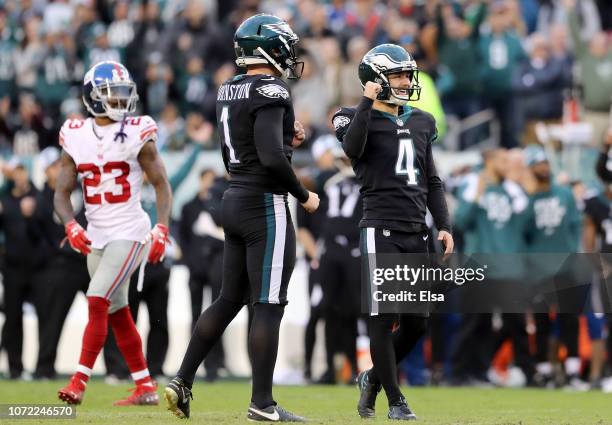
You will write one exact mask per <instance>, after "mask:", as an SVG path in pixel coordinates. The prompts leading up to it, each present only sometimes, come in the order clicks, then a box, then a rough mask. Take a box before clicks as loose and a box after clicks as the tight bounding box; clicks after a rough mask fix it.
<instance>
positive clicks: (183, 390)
mask: <svg viewBox="0 0 612 425" xmlns="http://www.w3.org/2000/svg"><path fill="white" fill-rule="evenodd" d="M164 398H165V399H166V402H167V406H168V410H170V411H171V412H172V413H174V414H175V415H176V416H178V417H179V418H181V419H186V418H188V417H189V399H190V398H191V399H192V400H193V395H192V394H191V389H189V387H187V385H185V382H184V381H183V380H182V379H181V378H179V377H176V378H174V379H173V380H172V381H170V382H168V385H166V388H165V390H164Z"/></svg>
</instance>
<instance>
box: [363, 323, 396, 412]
mask: <svg viewBox="0 0 612 425" xmlns="http://www.w3.org/2000/svg"><path fill="white" fill-rule="evenodd" d="M393 322H394V321H393V319H391V318H389V317H385V316H373V317H370V320H369V329H368V330H369V333H370V354H371V355H372V363H374V367H373V370H375V373H372V375H371V376H376V377H377V380H378V381H379V382H380V383H381V384H382V386H383V388H384V390H385V393H386V394H387V400H389V405H391V404H395V403H397V402H398V401H399V400H400V398H401V397H402V393H401V391H400V389H399V384H398V382H397V364H396V360H395V350H394V348H393V336H392V330H393ZM372 372H373V371H372Z"/></svg>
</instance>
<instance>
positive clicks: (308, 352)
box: [304, 267, 323, 379]
mask: <svg viewBox="0 0 612 425" xmlns="http://www.w3.org/2000/svg"><path fill="white" fill-rule="evenodd" d="M319 276H320V273H319V269H313V268H312V267H311V268H310V270H309V273H308V296H309V297H310V302H309V304H310V315H309V317H308V323H307V324H306V329H305V330H304V377H305V378H306V379H310V378H311V377H312V369H311V368H312V354H313V352H314V348H315V342H316V337H317V323H318V322H319V320H321V319H322V318H323V305H322V303H321V300H320V299H319V300H314V299H313V291H314V290H315V286H319V287H320V285H321V283H320V278H319Z"/></svg>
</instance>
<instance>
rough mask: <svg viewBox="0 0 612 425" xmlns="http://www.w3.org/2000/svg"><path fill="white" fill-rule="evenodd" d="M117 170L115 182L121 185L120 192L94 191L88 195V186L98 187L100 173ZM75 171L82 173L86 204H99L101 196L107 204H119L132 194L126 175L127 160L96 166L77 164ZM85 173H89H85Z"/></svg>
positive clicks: (110, 172) (127, 168) (100, 177)
mask: <svg viewBox="0 0 612 425" xmlns="http://www.w3.org/2000/svg"><path fill="white" fill-rule="evenodd" d="M115 170H119V171H120V172H121V174H119V175H118V176H116V177H115V183H116V184H117V185H118V186H120V187H121V193H119V194H115V193H113V192H104V193H103V194H100V193H96V194H95V195H90V194H89V193H88V192H87V188H88V187H91V188H93V187H98V185H99V184H100V181H101V180H102V173H104V174H113V171H115ZM77 171H78V172H79V173H82V174H83V175H84V176H83V195H84V198H85V202H87V203H88V204H97V205H99V204H101V203H102V196H103V195H104V200H105V201H106V202H108V203H109V204H119V203H121V202H126V201H127V200H128V199H130V196H131V195H132V190H131V187H130V182H129V181H128V175H129V174H130V164H128V163H127V162H123V161H121V162H107V163H106V164H104V165H103V166H102V167H98V166H97V165H96V164H79V166H78V167H77ZM85 173H87V174H89V175H85Z"/></svg>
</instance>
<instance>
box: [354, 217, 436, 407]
mask: <svg viewBox="0 0 612 425" xmlns="http://www.w3.org/2000/svg"><path fill="white" fill-rule="evenodd" d="M427 239H428V235H427V232H418V233H407V232H399V231H395V230H389V229H376V228H371V227H368V228H364V229H361V239H360V248H361V255H362V258H363V260H364V261H362V265H363V266H364V270H362V273H364V272H366V273H368V272H367V270H365V269H366V268H367V267H371V265H370V264H369V261H371V257H370V258H368V257H369V255H371V254H402V253H404V254H407V253H427V252H428V243H427ZM364 283H365V284H369V285H370V287H372V286H373V285H372V284H371V282H364ZM427 319H428V318H427V316H426V315H417V314H400V315H398V314H376V315H373V314H370V317H369V323H368V331H369V334H370V354H371V355H372V362H373V363H374V367H373V368H372V370H371V372H370V379H371V381H372V382H374V383H376V382H380V383H381V384H382V387H383V389H384V390H385V393H386V395H387V400H388V401H389V405H392V404H395V403H397V402H398V401H399V400H400V399H401V397H402V393H401V391H400V388H399V383H398V376H397V364H398V363H399V362H401V361H402V360H403V359H404V357H406V355H407V354H408V353H410V351H411V350H412V349H413V348H414V346H415V345H416V343H417V342H418V341H419V339H420V338H421V337H422V336H423V335H424V334H425V332H426V330H427Z"/></svg>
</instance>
